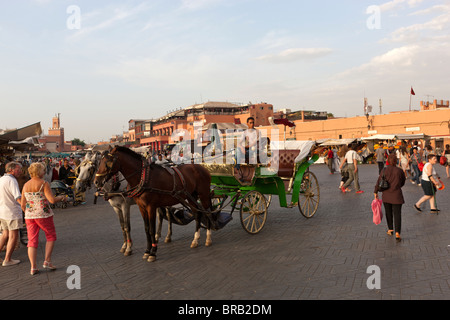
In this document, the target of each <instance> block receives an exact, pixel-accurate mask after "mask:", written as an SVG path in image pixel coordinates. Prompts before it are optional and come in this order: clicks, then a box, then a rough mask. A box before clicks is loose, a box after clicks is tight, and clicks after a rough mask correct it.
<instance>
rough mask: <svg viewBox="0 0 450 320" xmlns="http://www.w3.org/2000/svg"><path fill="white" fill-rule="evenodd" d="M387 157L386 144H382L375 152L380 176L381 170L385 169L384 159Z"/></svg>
mask: <svg viewBox="0 0 450 320" xmlns="http://www.w3.org/2000/svg"><path fill="white" fill-rule="evenodd" d="M385 155H386V151H385V150H384V144H383V143H380V146H379V147H378V149H377V150H376V151H375V157H376V158H377V164H378V174H380V173H381V170H383V168H384V161H385V160H386V159H384V157H385Z"/></svg>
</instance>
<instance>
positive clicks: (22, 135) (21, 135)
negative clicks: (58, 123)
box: [0, 122, 42, 145]
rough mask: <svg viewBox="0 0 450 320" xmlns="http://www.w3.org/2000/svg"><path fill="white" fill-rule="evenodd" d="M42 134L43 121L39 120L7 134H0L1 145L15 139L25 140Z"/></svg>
mask: <svg viewBox="0 0 450 320" xmlns="http://www.w3.org/2000/svg"><path fill="white" fill-rule="evenodd" d="M41 134H42V128H41V123H40V122H37V123H35V124H32V125H29V126H27V127H24V128H20V129H16V130H12V131H9V132H7V133H5V134H2V135H0V145H4V144H8V143H10V142H14V141H23V140H25V139H27V138H30V137H36V136H40V135H41ZM19 144H20V143H19Z"/></svg>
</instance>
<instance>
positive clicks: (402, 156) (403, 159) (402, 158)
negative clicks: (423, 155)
mask: <svg viewBox="0 0 450 320" xmlns="http://www.w3.org/2000/svg"><path fill="white" fill-rule="evenodd" d="M397 158H398V160H399V163H400V166H401V168H402V170H403V172H404V173H405V177H408V170H409V168H410V166H409V163H410V161H411V160H410V157H409V154H408V152H407V151H406V147H405V146H401V147H400V149H399V150H398V157H397Z"/></svg>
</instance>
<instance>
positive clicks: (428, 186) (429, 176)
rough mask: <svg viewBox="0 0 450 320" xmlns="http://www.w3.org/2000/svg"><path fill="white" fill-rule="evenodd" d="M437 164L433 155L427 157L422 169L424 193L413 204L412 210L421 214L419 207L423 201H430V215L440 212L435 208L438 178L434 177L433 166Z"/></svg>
mask: <svg viewBox="0 0 450 320" xmlns="http://www.w3.org/2000/svg"><path fill="white" fill-rule="evenodd" d="M436 163H437V157H436V155H434V154H432V153H431V154H429V155H428V162H427V163H426V164H425V166H424V167H423V172H422V189H423V192H424V194H425V195H424V196H423V197H422V198H420V200H419V201H418V202H417V203H416V204H414V208H415V209H416V210H417V211H419V212H422V209H421V208H420V206H421V205H422V203H424V202H425V201H427V200H429V201H430V210H431V213H438V212H439V211H440V210H439V209H438V208H437V207H436V191H437V188H436V187H437V186H438V185H439V181H438V177H437V175H436V170H435V168H434V165H435V164H436Z"/></svg>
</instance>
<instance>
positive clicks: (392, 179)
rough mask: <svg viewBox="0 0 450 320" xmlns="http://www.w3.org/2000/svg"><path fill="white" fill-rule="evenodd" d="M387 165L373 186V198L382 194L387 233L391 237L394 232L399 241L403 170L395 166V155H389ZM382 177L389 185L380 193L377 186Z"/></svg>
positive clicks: (403, 183)
mask: <svg viewBox="0 0 450 320" xmlns="http://www.w3.org/2000/svg"><path fill="white" fill-rule="evenodd" d="M388 163H389V165H387V166H386V167H385V168H384V169H383V170H382V172H381V174H380V176H379V177H378V180H377V183H376V184H375V189H374V196H375V199H378V193H379V192H382V201H383V205H384V209H385V211H386V221H387V225H388V232H387V233H388V235H390V236H392V235H393V234H394V232H395V238H396V239H397V240H398V241H400V240H401V236H400V234H401V232H402V206H403V204H404V203H405V199H404V198H403V192H402V187H403V186H404V185H405V181H406V176H405V174H404V173H403V170H402V169H400V168H399V167H397V166H396V165H395V164H396V163H397V156H396V155H395V154H390V155H389V157H388ZM383 176H384V177H385V179H386V181H387V182H388V183H389V189H387V190H384V191H381V190H379V184H380V181H381V179H382V177H383Z"/></svg>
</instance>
